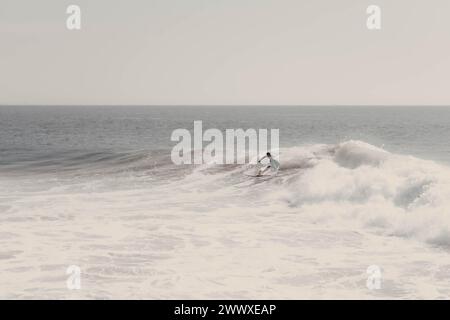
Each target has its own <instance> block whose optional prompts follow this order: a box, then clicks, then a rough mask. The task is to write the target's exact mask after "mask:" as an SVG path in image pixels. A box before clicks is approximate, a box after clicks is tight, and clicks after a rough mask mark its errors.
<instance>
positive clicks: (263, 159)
mask: <svg viewBox="0 0 450 320" xmlns="http://www.w3.org/2000/svg"><path fill="white" fill-rule="evenodd" d="M265 158H267V156H264V157H262V158H261V159H259V160H258V163H260V162H261V161H263V160H264V159H265Z"/></svg>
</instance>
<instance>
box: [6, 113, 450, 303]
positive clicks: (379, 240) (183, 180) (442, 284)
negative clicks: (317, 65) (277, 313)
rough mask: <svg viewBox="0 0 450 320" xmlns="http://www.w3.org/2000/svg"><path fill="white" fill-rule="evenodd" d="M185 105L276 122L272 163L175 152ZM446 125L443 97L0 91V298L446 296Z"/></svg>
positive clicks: (218, 122) (249, 121)
mask: <svg viewBox="0 0 450 320" xmlns="http://www.w3.org/2000/svg"><path fill="white" fill-rule="evenodd" d="M195 120H202V121H203V127H204V128H205V129H207V128H217V129H219V130H221V131H224V130H226V129H237V128H243V129H248V128H254V129H279V130H280V149H279V154H280V158H279V161H280V163H281V169H280V171H279V172H278V174H277V175H276V176H274V177H272V178H270V179H255V178H251V177H248V176H246V175H245V174H244V173H245V171H246V170H248V166H246V165H214V164H211V163H205V164H202V165H181V166H179V165H175V164H173V163H172V161H171V157H170V155H171V150H172V148H173V147H174V146H175V144H176V143H175V142H173V141H171V139H170V137H171V134H172V132H173V130H175V129H179V128H183V129H187V130H191V131H192V130H193V123H194V121H195ZM449 136H450V108H446V107H427V106H424V107H407V106H405V107H389V106H383V107H381V106H380V107H363V106H360V107H357V106H354V107H344V106H329V107H325V106H324V107H313V106H310V107H306V106H305V107H287V106H272V107H268V106H260V107H257V106H253V107H250V106H243V107H237V106H232V107H231V106H211V107H208V106H198V107H196V106H178V107H175V106H171V107H144V106H139V107H138V106H109V107H107V106H104V107H102V106H70V107H69V106H2V107H0V239H1V243H2V247H1V248H0V283H1V286H0V298H4V299H13V298H20V299H23V298H32V299H33V298H44V299H46V298H48V299H70V298H105V299H109V298H124V299H130V298H145V299H241V298H242V299H250V298H251V299H307V298H319V299H320V298H342V299H347V298H362V299H374V298H389V299H398V298H401V299H403V298H427V299H434V298H437V299H439V298H447V299H448V298H449V297H450V285H449V283H450V282H449V280H450V254H449V253H450V251H449V249H450V167H449V166H450V144H449ZM72 265H75V266H79V268H80V270H81V274H80V277H81V288H80V289H79V290H69V289H68V287H67V279H68V277H69V276H68V274H66V270H67V268H68V267H69V266H72ZM371 266H375V267H377V268H378V269H379V270H380V272H379V275H380V286H379V287H377V288H375V289H374V288H373V287H371V286H370V285H369V282H370V281H371V280H370V276H371V275H370V272H369V271H368V270H371V269H370V267H371ZM372 269H373V268H372ZM368 272H369V273H368ZM368 281H369V282H368Z"/></svg>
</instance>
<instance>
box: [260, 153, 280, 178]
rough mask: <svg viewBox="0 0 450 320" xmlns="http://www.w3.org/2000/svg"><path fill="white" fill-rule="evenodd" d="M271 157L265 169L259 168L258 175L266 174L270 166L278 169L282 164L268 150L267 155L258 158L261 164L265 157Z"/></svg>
mask: <svg viewBox="0 0 450 320" xmlns="http://www.w3.org/2000/svg"><path fill="white" fill-rule="evenodd" d="M266 158H267V159H269V163H268V164H267V166H266V167H265V168H264V169H259V171H258V174H257V175H258V176H261V175H263V174H264V172H266V171H267V170H269V169H270V168H272V169H273V170H277V169H278V168H279V167H280V164H279V163H278V161H277V160H275V159H274V158H273V157H272V155H271V154H270V152H267V153H266V155H265V156H264V157H262V158H261V159H259V160H258V164H260V165H261V161H263V160H264V159H266Z"/></svg>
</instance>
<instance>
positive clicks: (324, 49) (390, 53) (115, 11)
mask: <svg viewBox="0 0 450 320" xmlns="http://www.w3.org/2000/svg"><path fill="white" fill-rule="evenodd" d="M72 4H75V5H78V6H80V8H81V30H76V31H73V30H72V31H70V30H68V29H67V27H66V20H67V18H68V16H69V15H68V14H67V13H66V9H67V7H68V6H69V5H72ZM369 5H378V6H379V7H380V8H381V30H368V29H367V26H366V20H367V18H368V15H367V13H366V9H367V7H368V6H369ZM449 16H450V1H448V0H427V1H424V0H395V1H392V0H370V1H366V0H339V1H335V0H314V1H312V0H128V1H111V0H95V1H92V0H91V1H88V0H71V1H66V0H39V1H30V0H0V105H16V104H17V105H22V104H26V105H34V104H36V105H47V104H49V105H97V104H100V105H109V104H112V105H450V90H449V81H448V80H449V79H450V41H449V39H450V17H449Z"/></svg>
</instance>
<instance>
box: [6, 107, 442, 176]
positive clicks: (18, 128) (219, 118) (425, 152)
mask: <svg viewBox="0 0 450 320" xmlns="http://www.w3.org/2000/svg"><path fill="white" fill-rule="evenodd" d="M194 120H202V121H203V128H204V130H205V129H208V128H218V129H220V130H225V129H228V128H229V129H233V128H236V129H237V128H243V129H248V128H254V129H280V145H281V147H282V148H283V147H292V146H301V145H305V144H318V143H328V144H333V143H339V142H342V141H347V140H361V141H364V142H367V143H369V144H372V145H375V146H378V147H383V148H384V149H386V150H388V151H390V152H393V153H401V154H408V155H409V154H410V155H414V156H416V157H419V158H424V159H430V160H435V161H438V162H445V163H450V144H449V143H448V138H449V136H450V108H444V107H281V106H279V107H276V106H274V107H236V106H234V107H136V106H123V107H119V106H115V107H98V106H95V107H94V106H91V107H89V106H83V107H73V106H72V107H67V106H66V107H62V106H61V107H58V106H51V107H49V106H26V107H25V106H23V107H19V106H3V107H0V166H11V165H12V164H14V165H18V164H20V163H22V164H26V165H30V166H33V165H34V166H36V165H37V166H39V165H45V164H61V165H64V164H66V165H70V164H72V165H74V164H82V163H83V162H86V163H92V162H95V161H97V162H101V161H103V160H105V161H108V160H112V159H115V158H116V157H119V158H121V157H122V158H123V157H125V158H126V157H133V156H137V157H138V155H136V154H135V152H144V153H145V152H147V151H148V152H149V153H151V152H159V153H160V154H169V153H170V150H171V148H172V147H173V146H174V145H175V143H174V142H172V141H170V136H171V133H172V131H173V130H175V129H178V128H185V129H188V130H190V131H192V130H193V122H194ZM130 153H131V154H130ZM22 168H23V167H22ZM0 170H1V167H0Z"/></svg>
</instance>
